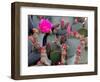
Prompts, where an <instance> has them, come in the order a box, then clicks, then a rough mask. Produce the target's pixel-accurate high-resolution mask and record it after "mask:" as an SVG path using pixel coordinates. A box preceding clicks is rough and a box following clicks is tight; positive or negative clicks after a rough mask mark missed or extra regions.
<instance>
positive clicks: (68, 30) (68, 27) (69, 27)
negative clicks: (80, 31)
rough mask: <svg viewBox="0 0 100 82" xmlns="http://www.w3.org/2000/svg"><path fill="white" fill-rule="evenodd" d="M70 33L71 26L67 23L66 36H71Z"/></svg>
mask: <svg viewBox="0 0 100 82" xmlns="http://www.w3.org/2000/svg"><path fill="white" fill-rule="evenodd" d="M71 33H72V32H71V25H70V23H68V24H67V34H68V35H71Z"/></svg>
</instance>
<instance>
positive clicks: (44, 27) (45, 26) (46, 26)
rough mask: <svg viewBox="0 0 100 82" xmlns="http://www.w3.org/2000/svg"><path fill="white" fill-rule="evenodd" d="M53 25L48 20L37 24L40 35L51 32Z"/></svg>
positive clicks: (42, 20)
mask: <svg viewBox="0 0 100 82" xmlns="http://www.w3.org/2000/svg"><path fill="white" fill-rule="evenodd" d="M52 26H53V24H52V23H51V22H50V21H49V20H48V19H41V20H40V23H39V30H40V31H41V32H42V33H48V32H50V31H51V28H52Z"/></svg>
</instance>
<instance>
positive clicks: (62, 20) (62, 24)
mask: <svg viewBox="0 0 100 82" xmlns="http://www.w3.org/2000/svg"><path fill="white" fill-rule="evenodd" d="M61 26H62V27H64V19H63V18H62V19H61Z"/></svg>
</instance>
